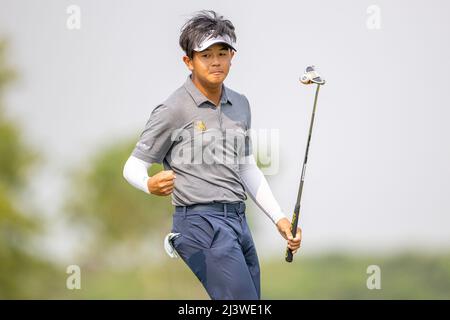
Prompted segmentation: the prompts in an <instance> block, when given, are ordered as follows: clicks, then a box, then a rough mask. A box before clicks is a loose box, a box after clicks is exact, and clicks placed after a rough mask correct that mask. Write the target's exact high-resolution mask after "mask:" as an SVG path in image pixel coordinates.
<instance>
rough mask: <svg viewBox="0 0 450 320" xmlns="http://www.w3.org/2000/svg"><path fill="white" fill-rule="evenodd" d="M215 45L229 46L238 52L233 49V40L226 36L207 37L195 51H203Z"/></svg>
mask: <svg viewBox="0 0 450 320" xmlns="http://www.w3.org/2000/svg"><path fill="white" fill-rule="evenodd" d="M215 43H225V44H227V45H228V46H230V47H231V49H233V50H234V51H237V50H236V49H235V48H234V47H233V44H232V43H233V42H232V41H231V38H230V37H229V36H227V35H225V36H221V35H219V36H217V37H207V38H206V39H205V40H203V41H202V42H201V43H200V44H199V45H198V46H197V47H195V48H194V51H203V50H205V49H207V48H208V47H210V46H212V45H213V44H215Z"/></svg>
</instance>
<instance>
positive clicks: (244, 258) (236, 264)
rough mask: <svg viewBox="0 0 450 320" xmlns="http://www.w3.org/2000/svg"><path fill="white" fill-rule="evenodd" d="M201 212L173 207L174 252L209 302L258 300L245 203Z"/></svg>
mask: <svg viewBox="0 0 450 320" xmlns="http://www.w3.org/2000/svg"><path fill="white" fill-rule="evenodd" d="M222 208H223V205H222ZM205 209H208V208H205V207H203V208H201V209H200V210H198V208H193V209H192V210H191V209H190V207H176V211H175V213H174V215H173V227H172V232H176V233H180V236H179V237H177V238H175V239H173V240H172V244H173V246H174V248H175V249H176V251H177V252H178V254H179V255H180V257H181V258H182V259H183V261H184V262H185V263H186V264H187V265H188V266H189V268H190V269H191V270H192V272H194V274H195V275H196V276H197V278H198V279H199V280H200V281H201V283H202V284H203V286H204V287H205V289H206V291H207V293H208V294H209V296H210V297H211V299H213V300H224V299H233V300H237V299H241V300H259V299H260V298H261V293H260V291H261V290H260V270H259V262H258V256H257V254H256V248H255V245H254V243H253V239H252V235H251V233H250V229H249V227H248V225H247V220H246V218H245V203H243V202H239V203H237V205H233V206H231V205H230V206H226V207H225V209H221V210H220V209H219V210H218V209H217V208H213V209H209V210H205Z"/></svg>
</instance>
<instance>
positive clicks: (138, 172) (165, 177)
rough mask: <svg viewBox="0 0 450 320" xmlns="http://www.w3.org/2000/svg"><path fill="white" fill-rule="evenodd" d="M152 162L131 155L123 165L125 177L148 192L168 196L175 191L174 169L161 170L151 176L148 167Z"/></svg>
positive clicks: (133, 184) (134, 185)
mask: <svg viewBox="0 0 450 320" xmlns="http://www.w3.org/2000/svg"><path fill="white" fill-rule="evenodd" d="M151 165H152V163H150V162H146V161H143V160H141V159H139V158H137V157H135V156H130V157H129V158H128V160H127V162H126V163H125V166H124V167H123V177H124V178H125V180H127V181H128V183H129V184H131V185H132V186H133V187H135V188H137V189H139V190H142V191H144V192H145V193H147V194H150V193H151V194H155V195H158V196H168V195H169V194H171V193H172V191H173V185H174V179H175V175H174V173H173V171H172V170H167V171H161V172H158V173H157V174H155V175H153V176H152V177H150V176H149V175H148V172H147V170H148V168H150V166H151Z"/></svg>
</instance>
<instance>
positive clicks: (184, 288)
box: [51, 253, 450, 300]
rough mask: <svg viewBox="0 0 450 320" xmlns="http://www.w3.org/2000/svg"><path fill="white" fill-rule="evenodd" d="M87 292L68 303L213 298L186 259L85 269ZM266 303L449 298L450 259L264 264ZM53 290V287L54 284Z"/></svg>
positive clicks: (341, 258) (71, 293)
mask: <svg viewBox="0 0 450 320" xmlns="http://www.w3.org/2000/svg"><path fill="white" fill-rule="evenodd" d="M369 265H378V266H379V267H380V268H381V289H380V290H369V289H367V287H366V281H367V278H368V277H369V275H368V274H367V273H366V270H367V267H368V266H369ZM81 281H82V289H81V290H67V289H65V290H62V291H60V292H59V293H58V295H57V296H53V295H52V296H51V298H64V299H209V297H208V296H207V294H206V293H205V291H204V289H203V287H202V286H201V285H200V282H199V281H198V280H197V279H196V278H195V276H194V275H193V274H192V273H191V272H190V270H189V269H188V268H187V267H186V266H185V265H184V263H183V262H182V261H181V260H169V258H167V259H165V260H164V263H163V264H161V265H153V266H148V267H140V268H138V269H133V270H128V271H121V272H114V271H113V270H105V271H99V270H96V271H92V272H90V271H88V270H83V269H82V280H81ZM261 286H262V298H263V299H283V300H284V299H449V298H450V256H449V255H436V256H424V255H416V254H408V253H405V254H402V255H397V256H389V257H381V256H380V257H359V256H346V255H325V256H318V257H301V256H296V259H295V260H294V262H293V263H292V264H288V263H286V262H284V260H283V259H282V258H280V259H277V260H270V261H264V262H263V263H262V264H261ZM53 287H54V286H53Z"/></svg>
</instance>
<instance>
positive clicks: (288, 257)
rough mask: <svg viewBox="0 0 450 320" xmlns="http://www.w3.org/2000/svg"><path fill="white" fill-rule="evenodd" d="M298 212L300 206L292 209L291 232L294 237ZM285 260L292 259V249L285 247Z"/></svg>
mask: <svg viewBox="0 0 450 320" xmlns="http://www.w3.org/2000/svg"><path fill="white" fill-rule="evenodd" d="M299 212H300V207H296V208H295V210H294V215H293V217H292V223H291V233H292V236H293V237H294V238H295V235H296V233H297V225H298V213H299ZM285 259H286V262H292V260H294V255H293V254H292V250H291V249H289V248H286V257H285Z"/></svg>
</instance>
